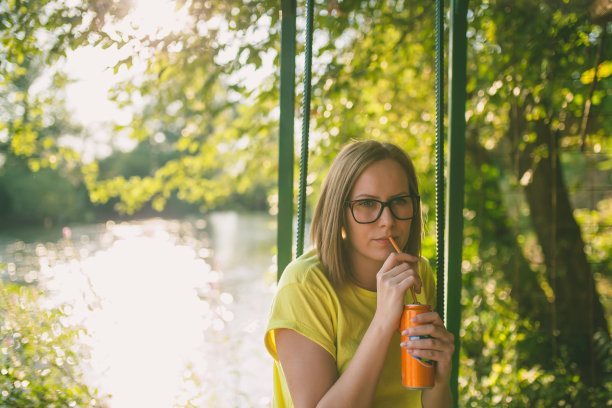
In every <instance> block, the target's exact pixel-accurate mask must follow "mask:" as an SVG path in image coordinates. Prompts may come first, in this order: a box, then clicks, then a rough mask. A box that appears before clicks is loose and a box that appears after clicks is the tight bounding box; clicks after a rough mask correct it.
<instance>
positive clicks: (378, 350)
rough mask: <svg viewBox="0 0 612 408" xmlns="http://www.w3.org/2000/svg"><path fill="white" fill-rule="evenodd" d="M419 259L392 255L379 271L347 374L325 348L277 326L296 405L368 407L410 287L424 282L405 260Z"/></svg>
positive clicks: (280, 354)
mask: <svg viewBox="0 0 612 408" xmlns="http://www.w3.org/2000/svg"><path fill="white" fill-rule="evenodd" d="M415 261H416V258H415V257H413V256H411V255H407V254H391V255H390V256H389V258H388V259H387V261H385V264H384V265H383V267H382V268H381V270H380V271H379V272H378V274H377V291H378V296H377V306H376V313H375V314H374V318H373V319H372V321H371V323H370V326H369V327H368V329H367V331H366V333H365V334H364V336H363V338H362V339H361V342H360V344H359V347H358V348H357V351H356V352H355V355H354V356H353V358H352V359H351V362H350V363H349V365H348V366H347V368H346V370H345V371H344V373H342V375H341V376H339V377H338V372H337V369H336V362H335V360H334V358H333V357H332V356H331V355H330V354H329V352H327V351H326V350H325V349H324V348H323V347H321V346H319V345H318V344H317V343H315V342H314V341H312V340H310V339H308V338H306V337H305V336H303V335H301V334H299V333H297V332H295V331H293V330H290V329H277V330H276V332H275V339H276V350H277V352H278V358H279V361H280V364H281V368H282V370H283V373H284V376H285V379H286V380H287V385H288V387H289V392H290V394H291V399H292V400H293V404H294V406H295V407H298V408H304V407H307V408H311V407H334V408H336V407H338V408H340V407H350V408H353V407H369V406H371V404H372V401H373V398H374V393H375V391H376V386H377V384H378V379H379V378H380V374H381V372H382V368H383V366H384V363H385V358H386V356H387V351H388V349H389V345H390V342H391V338H392V336H393V333H394V332H395V330H397V328H398V327H399V321H400V318H401V313H402V310H403V304H404V301H403V299H404V294H405V292H406V290H407V289H408V288H409V287H411V286H415V287H416V288H417V291H420V288H421V282H420V280H419V277H418V274H416V273H415V272H414V271H413V270H412V268H411V267H410V266H409V265H408V264H407V262H415Z"/></svg>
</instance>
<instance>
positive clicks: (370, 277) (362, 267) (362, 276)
mask: <svg viewBox="0 0 612 408" xmlns="http://www.w3.org/2000/svg"><path fill="white" fill-rule="evenodd" d="M382 265H383V263H381V262H377V261H373V260H371V259H365V258H362V257H355V256H353V257H352V258H351V269H352V272H353V276H354V277H355V283H356V285H357V286H359V287H361V288H363V289H366V290H369V291H372V292H376V274H377V273H378V271H379V270H380V268H381V267H382Z"/></svg>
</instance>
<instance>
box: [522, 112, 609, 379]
mask: <svg viewBox="0 0 612 408" xmlns="http://www.w3.org/2000/svg"><path fill="white" fill-rule="evenodd" d="M535 131H536V134H537V138H536V141H535V143H533V144H531V145H528V146H527V148H523V149H520V148H519V149H516V150H515V154H517V155H518V156H517V158H518V171H519V174H518V178H519V179H521V180H524V181H525V182H526V183H527V184H526V185H525V196H526V199H527V203H528V205H529V209H530V217H531V221H532V224H533V227H534V230H535V233H536V235H537V237H538V241H539V243H540V246H541V248H542V252H543V255H544V262H545V265H546V275H547V279H548V282H549V284H550V286H551V288H552V290H553V294H554V301H553V304H552V310H551V316H552V321H551V328H552V344H553V353H554V354H555V355H556V356H557V357H560V358H563V359H566V360H567V361H568V363H570V362H573V363H575V364H576V366H577V367H578V369H579V370H580V373H581V377H582V381H584V382H585V383H587V384H590V385H598V384H600V383H601V381H602V374H603V367H602V364H601V361H600V359H598V358H597V355H598V350H597V346H596V344H595V342H594V339H595V338H596V335H597V334H598V333H600V335H603V336H606V338H609V331H608V325H607V322H606V319H605V314H604V310H603V307H602V305H601V302H600V299H599V295H598V293H597V290H596V288H595V282H594V279H593V273H592V270H591V265H590V264H589V262H588V260H587V258H586V255H585V252H584V242H583V240H582V236H581V231H580V227H579V226H578V223H577V222H576V220H575V219H574V215H573V210H572V207H571V204H570V201H569V193H568V191H567V188H566V187H565V183H564V180H563V173H562V168H561V162H560V160H559V154H558V152H559V150H558V140H557V135H554V134H553V133H552V131H551V130H550V128H549V127H548V125H547V124H545V123H543V122H542V121H540V122H537V124H536V126H535ZM517 146H518V144H517ZM537 147H540V148H542V147H544V149H538V152H536V148H537ZM526 172H531V177H530V178H531V179H530V181H529V177H528V176H529V173H528V174H527V176H525V173H526ZM527 181H528V182H527ZM565 353H567V355H565ZM566 356H567V357H566Z"/></svg>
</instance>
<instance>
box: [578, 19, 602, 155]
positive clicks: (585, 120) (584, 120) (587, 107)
mask: <svg viewBox="0 0 612 408" xmlns="http://www.w3.org/2000/svg"><path fill="white" fill-rule="evenodd" d="M605 37H606V27H605V26H602V30H601V37H599V47H598V49H597V57H596V59H595V68H594V71H595V72H594V74H593V82H591V89H589V97H588V98H587V100H586V101H585V103H584V112H583V114H582V124H581V126H580V151H581V152H584V148H585V145H586V131H587V124H588V122H589V114H590V112H591V104H592V99H593V93H594V92H595V86H596V85H597V68H599V64H600V62H601V55H602V54H603V48H604V47H603V46H604V38H605Z"/></svg>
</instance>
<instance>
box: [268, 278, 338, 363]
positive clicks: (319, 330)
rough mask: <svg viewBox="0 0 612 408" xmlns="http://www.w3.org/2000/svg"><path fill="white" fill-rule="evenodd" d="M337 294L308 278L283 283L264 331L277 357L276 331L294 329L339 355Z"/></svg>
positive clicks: (333, 355) (271, 350)
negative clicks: (305, 280) (337, 351)
mask: <svg viewBox="0 0 612 408" xmlns="http://www.w3.org/2000/svg"><path fill="white" fill-rule="evenodd" d="M336 305H337V298H336V297H335V296H333V294H332V293H330V292H329V291H327V290H326V288H325V287H321V286H318V285H316V284H313V283H308V282H291V283H288V284H285V285H283V286H280V287H279V289H278V291H277V293H276V296H275V297H274V300H273V302H272V306H271V310H270V319H269V323H268V327H267V330H266V335H265V344H266V347H267V349H268V352H269V353H270V354H271V355H272V357H273V358H274V359H275V360H278V355H277V353H276V343H275V340H274V331H275V330H276V329H281V328H284V329H292V330H295V331H296V332H298V333H300V334H301V335H303V336H305V337H307V338H308V339H310V340H312V341H314V342H315V343H317V344H319V345H320V346H321V347H323V348H324V349H325V350H327V351H328V352H329V353H330V354H331V355H332V357H333V358H334V360H335V359H336V341H335V339H336V331H337V313H336V310H337V308H336Z"/></svg>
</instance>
